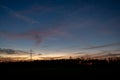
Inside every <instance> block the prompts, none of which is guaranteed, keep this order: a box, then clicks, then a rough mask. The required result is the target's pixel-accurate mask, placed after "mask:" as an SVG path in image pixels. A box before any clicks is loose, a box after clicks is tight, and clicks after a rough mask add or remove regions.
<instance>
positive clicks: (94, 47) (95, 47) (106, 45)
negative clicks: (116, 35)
mask: <svg viewBox="0 0 120 80" xmlns="http://www.w3.org/2000/svg"><path fill="white" fill-rule="evenodd" d="M111 46H120V42H116V43H111V44H105V45H99V46H92V47H88V48H83V49H98V48H104V47H111Z"/></svg>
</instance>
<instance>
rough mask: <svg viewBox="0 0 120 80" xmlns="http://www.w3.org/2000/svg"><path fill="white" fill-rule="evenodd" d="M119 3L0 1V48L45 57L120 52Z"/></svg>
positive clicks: (97, 0) (112, 0)
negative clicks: (38, 54)
mask: <svg viewBox="0 0 120 80" xmlns="http://www.w3.org/2000/svg"><path fill="white" fill-rule="evenodd" d="M119 34H120V0H0V48H6V49H16V50H23V51H29V50H31V49H32V50H33V52H34V53H40V54H44V55H50V56H53V55H66V54H67V55H68V54H76V53H80V52H82V53H83V52H84V53H83V54H85V53H86V52H87V54H91V53H93V52H99V51H105V50H107V51H112V50H114V51H115V50H117V51H118V50H119V51H120V37H119Z"/></svg>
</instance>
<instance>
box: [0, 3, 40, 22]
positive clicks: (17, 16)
mask: <svg viewBox="0 0 120 80" xmlns="http://www.w3.org/2000/svg"><path fill="white" fill-rule="evenodd" d="M0 7H2V8H3V9H4V10H6V11H7V12H8V13H10V14H11V15H12V16H14V17H16V18H18V19H20V20H23V21H25V22H28V23H31V24H33V23H39V21H36V20H33V19H31V18H29V17H26V16H23V15H21V14H19V13H17V12H15V11H14V10H12V9H11V8H9V7H7V6H4V5H0Z"/></svg>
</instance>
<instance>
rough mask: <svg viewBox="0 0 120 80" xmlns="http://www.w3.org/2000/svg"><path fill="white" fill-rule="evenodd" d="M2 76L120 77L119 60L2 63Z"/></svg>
mask: <svg viewBox="0 0 120 80" xmlns="http://www.w3.org/2000/svg"><path fill="white" fill-rule="evenodd" d="M0 76H1V77H2V76H6V77H7V78H8V77H9V78H14V77H17V78H24V77H28V78H37V79H42V80H44V79H51V78H55V79H56V80H58V79H63V78H67V79H74V80H76V79H82V80H91V79H96V80H97V79H105V78H107V79H113V80H116V79H117V80H119V79H120V61H119V60H115V61H114V60H111V61H109V62H108V61H106V60H79V59H70V60H44V61H32V62H6V63H0Z"/></svg>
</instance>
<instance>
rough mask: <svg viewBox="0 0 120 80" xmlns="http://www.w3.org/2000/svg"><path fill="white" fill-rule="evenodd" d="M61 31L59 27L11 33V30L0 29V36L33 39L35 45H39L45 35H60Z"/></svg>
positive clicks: (14, 38)
mask: <svg viewBox="0 0 120 80" xmlns="http://www.w3.org/2000/svg"><path fill="white" fill-rule="evenodd" d="M61 34H63V32H62V31H61V30H60V29H59V28H54V29H52V28H51V29H47V30H45V31H39V30H29V31H26V32H23V33H13V32H5V31H0V37H4V38H8V39H12V40H17V39H24V40H33V41H34V42H35V44H36V45H39V44H40V43H41V42H43V40H44V38H45V37H50V36H55V35H61Z"/></svg>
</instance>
